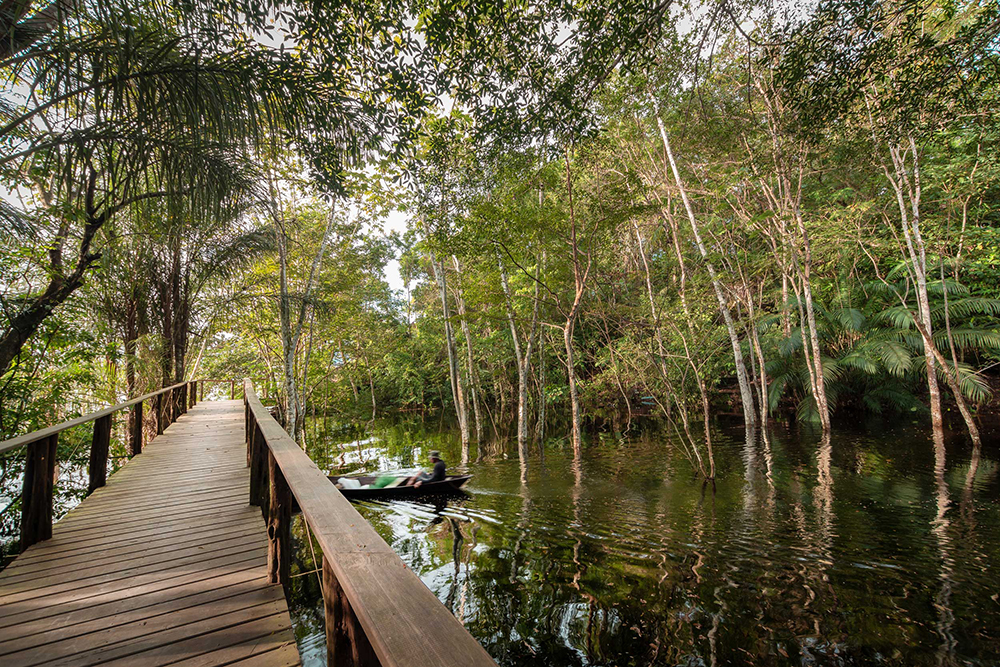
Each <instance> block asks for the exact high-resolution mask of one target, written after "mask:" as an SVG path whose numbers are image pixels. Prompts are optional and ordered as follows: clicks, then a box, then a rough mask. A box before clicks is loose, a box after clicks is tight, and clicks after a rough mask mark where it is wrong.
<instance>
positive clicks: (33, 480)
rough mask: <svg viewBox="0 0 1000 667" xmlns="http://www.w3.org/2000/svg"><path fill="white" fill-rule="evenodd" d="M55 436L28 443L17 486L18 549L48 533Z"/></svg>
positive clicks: (49, 536)
mask: <svg viewBox="0 0 1000 667" xmlns="http://www.w3.org/2000/svg"><path fill="white" fill-rule="evenodd" d="M58 447H59V436H58V435H52V436H49V437H48V438H45V439H44V440H37V441H35V442H33V443H31V444H30V445H28V457H27V460H26V461H25V465H24V484H23V486H22V487H21V551H22V552H23V551H24V550H25V549H27V548H28V547H30V546H31V545H32V544H37V543H38V542H41V541H42V540H47V539H49V538H51V537H52V487H53V483H54V481H55V480H54V477H55V474H56V450H57V448H58Z"/></svg>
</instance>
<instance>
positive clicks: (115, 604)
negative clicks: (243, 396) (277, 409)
mask: <svg viewBox="0 0 1000 667" xmlns="http://www.w3.org/2000/svg"><path fill="white" fill-rule="evenodd" d="M243 429H244V407H243V402H242V401H213V402H204V403H198V404H197V405H196V406H194V407H192V408H191V409H190V410H189V411H188V412H187V414H186V415H183V416H181V417H180V418H179V419H178V420H177V421H176V422H174V423H173V424H172V425H171V426H170V427H169V428H167V430H166V431H165V432H164V433H163V435H160V436H158V437H157V438H155V439H154V440H153V441H152V443H150V444H149V446H148V447H147V448H146V449H145V450H144V451H143V453H142V454H140V455H139V456H137V457H135V458H134V459H132V460H131V461H130V462H129V463H128V464H127V465H126V466H124V467H123V468H122V469H121V470H119V471H118V472H117V473H115V474H114V475H113V476H112V477H111V478H110V479H109V480H108V484H107V486H106V487H104V488H101V489H98V490H97V491H96V492H95V493H94V494H93V495H91V496H90V497H89V498H87V499H86V500H85V501H84V502H83V503H81V504H80V505H79V506H78V507H76V508H75V509H74V510H72V511H71V512H69V513H68V514H67V515H66V516H65V517H64V518H63V519H62V520H61V521H59V522H58V523H56V524H55V526H54V527H53V534H52V539H51V540H47V541H44V542H40V543H38V544H35V545H34V546H32V547H30V548H29V549H27V550H26V551H25V552H24V553H23V554H21V555H20V556H18V557H17V559H16V560H15V561H14V562H13V563H12V564H11V565H9V566H8V567H7V568H6V569H5V570H4V571H3V572H0V665H11V666H15V665H16V666H24V667H28V666H31V665H74V666H85V665H139V666H142V667H154V666H156V665H182V666H185V667H188V666H194V665H204V666H208V665H217V666H221V665H239V666H240V667H257V666H258V665H259V666H264V665H267V666H283V665H298V664H299V654H298V650H297V648H296V645H295V639H294V636H293V634H292V629H291V620H290V618H289V615H288V608H287V606H286V604H285V598H284V595H283V593H282V588H281V585H280V584H273V585H269V584H268V583H267V544H268V539H267V532H266V528H265V524H264V521H263V520H262V518H261V512H260V509H258V508H257V507H251V506H250V505H249V504H248V494H247V489H248V483H249V472H248V468H247V466H246V457H247V449H246V445H245V440H244V431H243Z"/></svg>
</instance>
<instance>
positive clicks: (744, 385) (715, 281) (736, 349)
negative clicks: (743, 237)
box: [656, 110, 757, 425]
mask: <svg viewBox="0 0 1000 667" xmlns="http://www.w3.org/2000/svg"><path fill="white" fill-rule="evenodd" d="M656 123H657V126H658V127H659V129H660V139H661V140H662V142H663V149H664V151H665V152H666V154H667V160H668V161H669V162H670V170H671V171H672V172H673V175H674V182H675V183H676V185H677V189H678V191H679V192H680V195H681V201H682V202H683V203H684V209H685V211H686V212H687V216H688V222H690V224H691V231H692V232H693V234H694V238H695V243H696V245H697V246H698V252H699V253H700V254H701V257H702V259H704V260H705V266H706V268H707V269H708V275H709V278H710V279H711V281H712V289H713V290H714V292H715V298H716V300H717V301H718V302H719V310H720V312H721V313H722V319H723V320H724V321H725V323H726V332H727V333H728V334H729V342H730V345H732V348H733V361H734V362H735V364H736V381H737V382H738V383H739V387H740V399H741V400H742V402H743V419H744V421H745V422H746V423H747V424H748V425H755V424H756V423H757V413H756V409H755V407H754V402H753V393H752V391H751V390H750V381H749V379H748V378H747V369H746V365H745V364H744V362H743V351H742V350H741V349H740V340H739V337H738V336H737V335H736V326H735V324H734V323H733V316H732V313H731V312H730V311H729V306H728V305H727V304H726V298H725V295H724V294H723V292H722V285H721V283H720V282H719V278H718V276H717V275H716V273H715V267H714V266H713V265H712V263H711V262H710V261H709V260H708V251H707V250H706V249H705V244H704V242H703V241H702V238H701V232H700V231H699V228H698V220H697V218H695V215H694V209H692V208H691V202H690V201H689V200H688V196H687V189H686V188H685V187H684V182H683V181H682V180H681V174H680V171H679V170H678V169H677V161H676V160H675V159H674V153H673V150H672V149H671V148H670V139H669V137H668V136H667V130H666V128H665V127H664V125H663V120H662V119H661V118H660V114H659V110H657V113H656Z"/></svg>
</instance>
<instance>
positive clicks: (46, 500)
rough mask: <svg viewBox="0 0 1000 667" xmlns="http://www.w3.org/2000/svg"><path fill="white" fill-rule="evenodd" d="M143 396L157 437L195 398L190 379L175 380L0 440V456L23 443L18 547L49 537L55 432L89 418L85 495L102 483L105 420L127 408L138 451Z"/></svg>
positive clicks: (107, 439)
mask: <svg viewBox="0 0 1000 667" xmlns="http://www.w3.org/2000/svg"><path fill="white" fill-rule="evenodd" d="M149 400H151V401H152V407H153V414H154V415H155V421H156V434H157V435H159V434H161V433H163V430H164V429H165V428H166V427H167V426H169V425H170V424H172V423H173V422H174V421H175V420H176V419H177V418H178V417H179V416H180V415H182V414H184V413H185V412H187V410H188V407H190V406H194V405H195V403H197V402H198V394H197V387H196V383H195V381H190V382H181V383H179V384H175V385H173V386H171V387H166V388H164V389H160V390H159V391H154V392H151V393H149V394H144V395H143V396H138V397H136V398H133V399H132V400H129V401H125V402H124V403H119V404H118V405H113V406H111V407H109V408H104V409H103V410H98V411H97V412H91V413H90V414H86V415H83V416H81V417H77V418H76V419H70V420H68V421H64V422H62V423H61V424H56V425H55V426H49V427H47V428H43V429H41V430H38V431H32V432H31V433H25V434H24V435H19V436H17V437H14V438H10V439H9V440H4V441H2V442H0V454H3V453H5V452H9V451H11V450H14V449H17V448H19V447H26V448H27V450H28V451H27V458H26V460H25V466H24V482H23V485H22V488H21V541H20V547H21V551H24V550H25V549H27V548H28V547H30V546H31V545H32V544H35V543H37V542H41V541H42V540H47V539H49V538H51V537H52V492H53V488H54V484H55V468H56V458H57V449H58V446H59V434H60V433H62V432H63V431H65V430H67V429H71V428H73V427H74V426H81V425H83V424H86V423H87V422H94V434H93V438H92V440H91V443H90V461H89V465H88V474H89V479H90V481H89V483H88V485H87V494H88V495H89V494H91V493H93V492H94V490H96V489H99V488H100V487H102V486H104V485H105V484H106V483H107V477H108V456H109V453H110V447H111V427H112V423H111V422H112V419H113V417H114V415H115V413H116V412H119V411H120V410H124V409H126V408H132V411H133V414H134V417H133V419H132V429H131V432H130V433H129V434H128V453H129V455H130V456H135V455H137V454H140V453H141V452H142V431H143V417H142V411H143V407H142V406H143V403H144V402H145V401H149Z"/></svg>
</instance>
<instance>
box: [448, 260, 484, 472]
mask: <svg viewBox="0 0 1000 667" xmlns="http://www.w3.org/2000/svg"><path fill="white" fill-rule="evenodd" d="M451 259H452V262H453V263H454V265H455V276H456V279H457V281H458V282H457V288H456V290H455V295H456V299H455V301H456V303H457V304H458V316H459V318H460V319H461V321H462V336H463V337H464V338H465V352H466V364H467V365H468V368H469V394H470V397H471V399H472V415H473V417H474V418H475V420H476V442H477V443H479V442H482V441H483V422H482V420H481V419H480V417H479V393H480V392H479V374H478V373H477V372H476V364H475V362H474V360H473V358H472V335H471V334H470V333H469V322H468V320H467V319H466V317H465V295H464V293H463V290H462V266H461V264H459V263H458V257H456V256H455V255H452V256H451ZM464 455H465V459H464V460H463V461H462V463H468V451H465V452H464Z"/></svg>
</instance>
